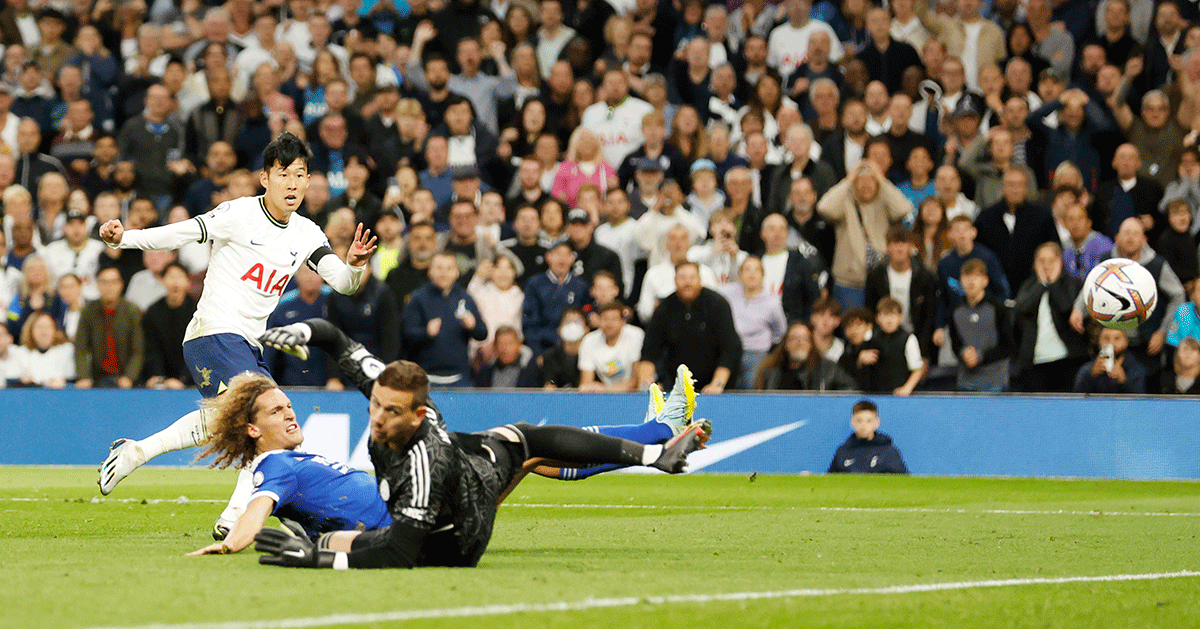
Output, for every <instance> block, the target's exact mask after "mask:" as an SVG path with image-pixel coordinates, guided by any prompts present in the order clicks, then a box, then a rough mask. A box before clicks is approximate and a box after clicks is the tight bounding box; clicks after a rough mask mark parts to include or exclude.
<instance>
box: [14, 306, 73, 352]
mask: <svg viewBox="0 0 1200 629" xmlns="http://www.w3.org/2000/svg"><path fill="white" fill-rule="evenodd" d="M42 318H48V319H50V324H51V325H53V326H54V339H53V340H52V341H50V347H58V346H59V345H62V344H63V343H66V342H67V335H66V334H63V331H62V328H60V327H58V322H57V321H55V320H54V317H53V316H51V315H50V313H49V312H46V311H45V310H38V311H37V312H35V313H33V314H31V315H29V319H27V320H26V321H25V325H23V326H21V346H22V347H25V348H26V349H31V350H36V349H38V346H37V342H36V341H34V340H33V326H34V324H36V323H37V322H38V320H39V319H42Z"/></svg>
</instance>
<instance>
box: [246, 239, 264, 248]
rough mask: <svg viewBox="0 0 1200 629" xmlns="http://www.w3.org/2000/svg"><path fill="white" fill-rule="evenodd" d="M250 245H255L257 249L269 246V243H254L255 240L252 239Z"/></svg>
mask: <svg viewBox="0 0 1200 629" xmlns="http://www.w3.org/2000/svg"><path fill="white" fill-rule="evenodd" d="M250 244H252V245H254V246H255V247H261V246H263V245H265V244H267V243H265V242H254V239H253V238H251V239H250Z"/></svg>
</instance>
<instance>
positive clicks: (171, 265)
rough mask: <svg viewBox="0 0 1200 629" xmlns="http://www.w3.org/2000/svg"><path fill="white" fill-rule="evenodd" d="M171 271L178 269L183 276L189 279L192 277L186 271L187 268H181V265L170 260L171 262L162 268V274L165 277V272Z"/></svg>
mask: <svg viewBox="0 0 1200 629" xmlns="http://www.w3.org/2000/svg"><path fill="white" fill-rule="evenodd" d="M171 269H179V270H180V271H183V274H184V275H186V276H188V277H189V278H190V277H191V276H192V274H191V272H190V271H188V270H187V267H186V266H183V264H181V263H180V262H179V261H178V260H172V261H170V262H168V263H167V266H164V267H163V272H162V274H163V275H166V274H167V271H169V270H171Z"/></svg>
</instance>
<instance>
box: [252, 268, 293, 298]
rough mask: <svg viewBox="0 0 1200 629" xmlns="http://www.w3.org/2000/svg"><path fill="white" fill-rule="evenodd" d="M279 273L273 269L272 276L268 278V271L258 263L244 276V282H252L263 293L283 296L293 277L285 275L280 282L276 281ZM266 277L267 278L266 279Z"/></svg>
mask: <svg viewBox="0 0 1200 629" xmlns="http://www.w3.org/2000/svg"><path fill="white" fill-rule="evenodd" d="M278 273H279V271H276V270H275V269H271V275H270V276H266V275H267V270H266V269H265V268H264V267H263V265H262V263H258V264H255V265H254V266H252V267H250V270H249V271H246V272H245V274H243V275H242V281H243V282H251V283H252V284H254V287H255V288H257V289H258V290H259V291H261V292H264V293H267V294H268V295H272V294H273V295H280V296H282V295H283V291H284V290H285V289H287V284H288V280H290V279H292V276H290V275H288V274H287V273H284V274H283V275H282V276H280V277H279V280H278V281H276V280H275V276H276V274H278ZM264 276H266V277H265V279H264Z"/></svg>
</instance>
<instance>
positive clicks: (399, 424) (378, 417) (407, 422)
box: [369, 383, 425, 447]
mask: <svg viewBox="0 0 1200 629" xmlns="http://www.w3.org/2000/svg"><path fill="white" fill-rule="evenodd" d="M369 408H370V413H371V424H370V427H371V439H373V440H374V441H376V442H377V443H386V444H388V445H391V446H394V447H399V446H401V445H404V444H405V443H407V442H408V439H409V437H410V436H412V434H413V432H415V431H416V430H417V428H420V427H421V422H422V421H423V420H424V417H425V414H424V413H421V412H419V411H420V410H421V409H420V408H413V394H412V392H411V391H397V390H396V389H390V388H388V387H383V386H380V385H379V383H376V384H375V386H374V387H373V388H372V389H371V404H370V407H369Z"/></svg>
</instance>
